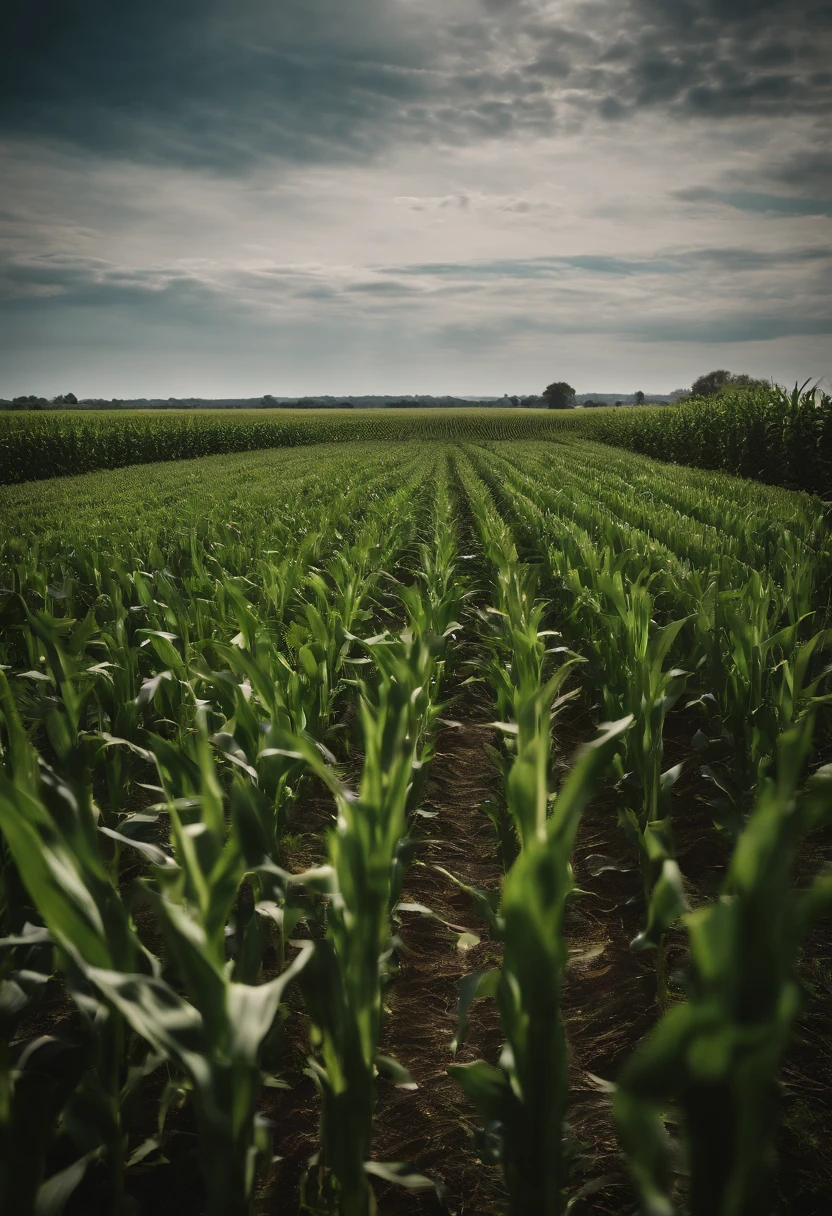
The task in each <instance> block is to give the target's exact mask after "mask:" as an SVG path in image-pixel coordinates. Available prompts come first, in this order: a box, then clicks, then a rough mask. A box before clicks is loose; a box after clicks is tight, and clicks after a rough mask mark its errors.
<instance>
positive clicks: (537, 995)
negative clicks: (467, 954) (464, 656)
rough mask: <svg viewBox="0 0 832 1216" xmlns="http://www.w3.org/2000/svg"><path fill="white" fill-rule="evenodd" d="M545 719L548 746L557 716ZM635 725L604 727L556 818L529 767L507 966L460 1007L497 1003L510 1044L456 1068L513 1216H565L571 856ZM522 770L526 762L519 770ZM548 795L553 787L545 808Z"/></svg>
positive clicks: (508, 900) (511, 877) (504, 910)
mask: <svg viewBox="0 0 832 1216" xmlns="http://www.w3.org/2000/svg"><path fill="white" fill-rule="evenodd" d="M543 719H544V720H543V723H542V727H543V730H544V732H545V736H546V738H545V746H546V748H547V749H548V746H549V720H548V714H544V715H543ZM629 724H630V721H629V719H625V720H623V721H622V722H618V723H615V724H611V725H608V726H606V727H604V728H602V732H601V734H600V735H599V737H598V738H597V739H596V740H595V741H594V742H593V743H591V744H589V745H588V746H587V747H586V748H585V749H584V751H583V753H582V755H581V756H580V757H579V758H578V760H577V762H576V764H575V766H574V767H573V769H572V772H571V773H570V775H569V777H568V778H567V779H566V781H565V783H564V785H563V787H562V788H561V790H560V792H559V793H558V795H557V797H556V799H555V800H554V804H553V806H552V811H551V814H550V815H549V816H548V817H545V816H544V817H542V818H541V817H540V815H539V808H540V804H541V790H540V786H539V782H538V780H537V777H536V775H535V776H532V772H531V771H529V772H528V773H527V775H526V779H523V780H521V781H518V783H517V785H516V787H515V794H516V797H517V800H518V803H520V802H522V804H523V809H522V810H521V811H520V814H521V817H522V820H523V821H524V822H526V823H528V824H529V825H532V824H534V825H535V826H534V828H533V830H532V831H530V832H529V834H528V836H527V837H526V840H525V843H524V847H523V849H522V852H521V853H520V855H519V856H518V858H517V860H516V861H515V862H514V864H513V866H512V867H511V870H510V871H509V873H508V876H507V877H506V880H505V885H504V887H503V894H502V901H501V906H500V912H499V916H498V917H496V918H495V921H494V925H495V927H496V929H497V932H498V935H499V936H500V937H501V939H502V941H503V965H502V968H501V969H500V970H499V971H498V972H497V971H492V972H486V973H479V974H477V975H475V976H474V977H472V981H471V982H469V983H468V984H467V985H466V988H465V990H464V991H463V993H462V999H461V1001H460V1015H461V1018H462V1017H464V1014H465V1011H466V1009H467V1006H468V1004H470V1001H471V1000H472V999H473V997H474V996H484V995H496V997H497V1004H498V1008H499V1010H500V1022H501V1025H502V1029H503V1033H504V1035H505V1040H506V1041H505V1046H504V1047H503V1051H502V1054H501V1057H500V1062H499V1066H497V1067H495V1066H494V1065H492V1064H488V1063H487V1062H486V1061H484V1060H475V1061H473V1062H472V1063H470V1064H454V1065H452V1066H451V1068H450V1069H449V1072H450V1074H451V1076H452V1077H453V1078H454V1079H455V1080H456V1081H457V1082H458V1084H459V1085H460V1086H461V1088H462V1089H463V1091H464V1092H465V1093H466V1095H467V1096H468V1097H469V1098H470V1099H471V1101H472V1102H473V1103H474V1104H475V1106H476V1107H477V1108H478V1110H479V1111H480V1114H481V1115H482V1116H483V1117H484V1118H485V1120H486V1126H485V1132H484V1135H483V1137H482V1138H481V1146H482V1148H481V1151H483V1152H484V1155H486V1156H487V1157H488V1159H490V1160H492V1161H499V1162H500V1164H501V1166H502V1169H503V1174H504V1177H505V1182H506V1187H507V1190H508V1194H509V1202H508V1211H509V1213H510V1214H511V1216H528V1213H529V1212H536V1213H538V1212H539V1213H541V1216H560V1213H562V1212H563V1211H564V1207H565V1200H564V1195H563V1188H564V1185H565V1183H566V1180H567V1163H566V1160H565V1155H564V1147H563V1145H564V1128H563V1123H564V1117H565V1114H566V1110H567V1105H568V1097H569V1094H568V1079H567V1053H566V1041H565V1038H564V1032H563V1024H562V1019H561V1012H560V1003H561V987H562V983H563V975H564V970H565V967H566V962H567V957H568V949H567V945H566V941H565V938H564V934H563V919H564V913H565V910H566V903H567V900H568V897H569V894H570V892H571V891H572V888H573V882H572V869H571V865H570V856H571V853H572V847H573V844H574V840H575V834H576V832H577V829H578V825H579V822H580V817H581V813H582V810H583V807H584V805H585V803H586V802H587V800H588V798H590V797H591V795H592V793H593V792H594V790H595V788H596V786H597V783H598V780H599V778H600V776H601V774H602V773H603V772H604V770H605V769H607V768H608V767H609V766H610V764H611V761H612V758H613V756H614V754H615V752H616V750H617V748H618V747H619V746H620V740H621V736H622V735H623V733H624V732H625V731H626V729H627V728H628V726H629ZM521 764H522V761H521V759H520V758H518V759H517V760H516V761H515V767H517V766H519V765H521ZM535 774H536V770H535ZM547 793H548V790H547V789H544V791H543V795H544V798H543V801H544V804H545V801H546V794H547Z"/></svg>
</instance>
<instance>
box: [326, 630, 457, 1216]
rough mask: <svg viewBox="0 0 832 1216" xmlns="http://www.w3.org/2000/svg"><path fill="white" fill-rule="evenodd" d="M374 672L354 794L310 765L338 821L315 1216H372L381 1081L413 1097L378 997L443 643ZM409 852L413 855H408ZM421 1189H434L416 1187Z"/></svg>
mask: <svg viewBox="0 0 832 1216" xmlns="http://www.w3.org/2000/svg"><path fill="white" fill-rule="evenodd" d="M364 645H365V647H366V649H367V651H368V655H369V656H370V657H371V658H372V660H373V662H374V663H375V667H376V670H377V673H378V683H377V686H376V688H375V689H373V688H371V687H370V686H369V685H368V684H367V683H365V682H363V681H359V691H360V716H361V727H362V736H363V741H364V762H363V766H362V771H361V780H360V784H359V788H358V791H357V793H352V792H350V791H349V790H347V789H346V788H344V787H342V786H340V785H339V784H337V783H334V781H333V778H332V776H331V774H328V772H327V770H326V767H325V766H324V765H323V762H322V759H321V757H320V756H319V755H315V754H314V753H311V754H310V753H308V752H307V754H309V755H310V762H311V763H312V765H313V766H314V767H315V768H316V769H317V771H318V772H319V774H320V775H321V776H322V777H323V778H324V779H325V780H327V781H328V782H329V783H330V785H331V787H332V788H333V790H334V792H335V796H336V802H337V811H338V814H337V821H336V825H335V828H334V829H333V831H332V832H331V834H330V837H329V844H328V852H329V860H330V866H331V869H332V889H331V895H330V900H329V907H328V923H327V933H326V939H325V940H324V941H323V942H321V943H319V944H318V945H317V946H316V949H315V953H314V955H313V958H312V961H311V963H310V965H309V966H308V967H307V968H306V970H305V972H304V974H303V977H302V987H303V992H304V997H305V1000H306V1005H307V1009H308V1011H309V1015H310V1018H311V1020H312V1023H313V1027H314V1034H313V1044H314V1045H315V1047H316V1049H317V1050H316V1054H315V1056H314V1057H313V1058H312V1059H311V1060H310V1067H311V1069H312V1073H313V1075H314V1077H315V1079H316V1081H317V1083H318V1086H319V1089H320V1092H321V1102H322V1106H321V1151H320V1154H319V1156H318V1158H317V1160H316V1161H315V1162H313V1164H312V1166H311V1168H310V1173H309V1176H308V1178H307V1183H306V1188H305V1202H306V1204H307V1205H308V1206H309V1207H310V1208H312V1209H313V1210H324V1211H332V1210H337V1211H338V1212H339V1213H342V1216H370V1214H371V1213H373V1212H374V1211H375V1203H374V1198H373V1194H372V1190H371V1187H370V1182H369V1175H370V1174H371V1173H379V1172H384V1171H385V1170H386V1171H387V1174H389V1176H391V1177H392V1176H394V1175H395V1167H385V1166H383V1165H381V1164H379V1163H374V1162H372V1161H371V1160H370V1150H371V1142H372V1128H373V1112H374V1109H375V1103H376V1098H375V1077H376V1075H377V1073H379V1072H381V1073H385V1074H387V1075H388V1076H390V1078H391V1079H392V1080H393V1081H394V1083H396V1084H399V1085H404V1086H406V1087H412V1086H413V1082H412V1081H411V1080H410V1077H409V1075H408V1074H407V1072H406V1071H405V1070H404V1069H403V1068H402V1067H401V1066H400V1065H398V1064H397V1063H396V1062H395V1061H393V1060H389V1059H387V1058H386V1057H384V1056H382V1055H381V1054H380V1053H379V1043H380V1041H381V1026H382V1017H383V995H384V989H385V986H386V983H387V980H388V978H389V975H390V970H391V966H392V953H393V950H394V945H395V943H394V940H393V937H392V933H391V912H392V909H393V907H394V905H395V903H396V901H397V900H398V897H399V894H400V890H401V876H402V871H403V846H404V842H405V838H406V836H407V833H408V812H409V810H410V808H411V806H412V802H413V795H414V780H415V778H417V777H418V776H419V775H420V774H421V773H422V772H423V771H424V761H425V749H426V747H427V746H429V743H428V738H427V736H428V735H429V729H430V725H431V724H432V721H433V720H434V718H435V715H436V712H437V711H436V707H435V705H434V704H433V703H432V700H431V690H432V688H433V685H434V666H435V662H436V658H437V657H438V653H439V652H440V651H441V640H440V639H430V638H428V639H426V638H424V637H422V636H421V635H420V634H419V632H418V631H417V630H415V629H413V630H410V631H405V632H404V633H402V634H401V635H399V636H398V637H396V636H388V635H382V636H380V637H377V638H373V639H370V640H369V641H367V642H366V643H364ZM405 852H406V848H405ZM413 1184H415V1185H431V1184H430V1183H428V1182H427V1181H426V1180H425V1179H421V1178H416V1179H414V1180H413Z"/></svg>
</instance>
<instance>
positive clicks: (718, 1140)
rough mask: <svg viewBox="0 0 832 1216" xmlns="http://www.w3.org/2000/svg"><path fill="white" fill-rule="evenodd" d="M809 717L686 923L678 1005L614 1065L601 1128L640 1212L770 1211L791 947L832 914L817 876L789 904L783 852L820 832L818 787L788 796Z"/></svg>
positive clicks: (726, 1214)
mask: <svg viewBox="0 0 832 1216" xmlns="http://www.w3.org/2000/svg"><path fill="white" fill-rule="evenodd" d="M811 737H812V715H811V714H809V715H806V716H805V717H804V718H803V719H802V720H801V721H800V722H798V723H797V724H796V725H794V726H792V727H790V728H789V730H787V731H786V732H785V733H784V734H783V735H782V736H781V738H780V742H779V746H778V754H777V766H776V775H774V776H768V777H766V778H765V779H764V780H763V781H762V783H761V785H760V788H759V790H758V795H757V802H756V805H755V807H754V810H753V811H752V813H751V816H750V818H749V819H748V822H747V824H746V826H745V828H744V829H743V831H742V834H741V835H740V836H739V839H738V841H737V844H736V847H735V850H734V854H733V857H732V859H731V863H730V867H729V870H728V873H727V875H726V879H725V883H724V887H723V891H722V894H721V896H720V898H719V899H718V900H717V901H716V902H715V903H713V904H710V905H708V906H705V907H702V908H697V909H696V910H695V911H693V912H689V913H688V914H687V915H686V916H685V918H684V923H685V927H686V930H687V935H688V943H689V946H690V956H691V965H690V979H689V991H688V998H687V1000H686V1001H685V1002H684V1003H683V1004H680V1005H677V1006H675V1007H674V1008H673V1009H672V1010H670V1012H668V1013H667V1014H665V1016H664V1018H663V1019H662V1020H661V1021H660V1022H659V1024H658V1026H657V1027H656V1029H655V1030H654V1031H653V1032H652V1034H651V1035H650V1036H649V1038H648V1039H647V1040H646V1042H645V1043H643V1044H642V1045H641V1046H640V1047H639V1048H638V1049H637V1050H636V1052H635V1054H634V1055H633V1056H632V1058H631V1059H630V1061H629V1062H628V1063H627V1064H626V1066H625V1068H624V1070H623V1072H622V1074H621V1076H620V1080H619V1085H618V1090H617V1093H616V1097H615V1106H614V1109H615V1118H616V1123H617V1126H618V1133H619V1137H620V1140H621V1144H622V1146H623V1148H624V1151H625V1153H626V1154H627V1157H628V1160H629V1164H630V1169H631V1171H632V1174H633V1178H634V1180H635V1182H636V1185H637V1187H638V1189H639V1193H640V1196H641V1200H642V1205H643V1208H644V1211H645V1212H647V1213H649V1216H671V1214H672V1213H675V1212H678V1211H682V1210H688V1211H689V1212H690V1213H691V1216H758V1214H759V1213H761V1212H764V1211H768V1210H770V1207H771V1194H770V1184H771V1179H772V1170H773V1164H774V1137H775V1132H776V1130H777V1126H778V1121H779V1120H778V1101H777V1097H778V1095H777V1074H778V1069H779V1065H780V1062H781V1060H782V1058H783V1054H784V1052H785V1049H786V1046H787V1044H788V1041H789V1037H790V1034H791V1029H792V1025H793V1022H794V1020H795V1018H796V1016H797V1015H798V1013H799V1012H800V1010H801V1007H802V1004H803V993H802V990H801V987H800V985H799V983H798V981H797V979H796V976H795V965H796V962H797V957H798V953H799V950H800V945H801V941H802V940H803V938H804V936H805V934H806V932H807V930H808V929H809V927H810V926H811V924H812V923H813V922H814V920H815V919H816V918H817V917H818V916H820V915H822V914H823V913H824V912H828V911H829V910H830V908H832V873H830V872H829V871H828V870H827V871H826V872H825V873H822V874H821V875H820V877H818V878H817V879H815V881H814V882H813V883H812V884H811V885H810V886H809V887H808V888H807V889H804V890H795V888H794V886H793V879H792V867H793V864H794V859H795V852H796V849H797V847H798V845H799V844H800V842H801V841H802V840H803V838H804V837H805V836H806V834H807V833H808V832H810V831H812V830H813V829H814V828H816V827H818V826H820V825H821V824H823V823H829V821H830V819H832V774H830V772H829V771H828V769H826V770H821V771H820V772H819V773H818V774H816V776H815V777H814V778H813V779H812V780H811V781H810V782H809V784H808V787H807V789H806V790H805V792H801V781H802V775H803V771H804V768H805V763H806V760H807V757H808V754H809V749H810V745H811ZM671 1107H673V1108H678V1109H679V1110H680V1111H681V1115H682V1136H683V1141H684V1144H685V1146H686V1152H687V1158H688V1170H689V1174H690V1182H689V1188H683V1190H684V1189H689V1196H688V1200H687V1203H684V1200H683V1198H682V1197H681V1196H680V1193H679V1188H678V1187H676V1186H674V1154H673V1151H672V1148H671V1143H670V1139H669V1137H668V1134H667V1131H666V1129H665V1115H666V1113H667V1112H668V1110H669V1109H670V1108H671Z"/></svg>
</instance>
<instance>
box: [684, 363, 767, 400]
mask: <svg viewBox="0 0 832 1216" xmlns="http://www.w3.org/2000/svg"><path fill="white" fill-rule="evenodd" d="M768 387H769V382H768V380H756V379H755V378H754V377H753V376H749V375H747V374H746V373H745V372H739V373H738V374H734V373H733V372H729V371H726V370H725V368H724V367H723V368H719V370H718V371H713V372H707V374H706V375H704V376H700V377H699V379H698V380H694V382H693V384H692V385H691V387H690V395H691V396H692V397H716V396H718V395H719V394H720V393H724V392H725V391H726V389H732V388H749V389H753V388H768Z"/></svg>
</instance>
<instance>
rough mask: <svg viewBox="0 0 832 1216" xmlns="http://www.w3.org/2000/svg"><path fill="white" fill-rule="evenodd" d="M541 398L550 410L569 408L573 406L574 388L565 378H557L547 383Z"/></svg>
mask: <svg viewBox="0 0 832 1216" xmlns="http://www.w3.org/2000/svg"><path fill="white" fill-rule="evenodd" d="M543 400H544V403H545V405H546V407H547V409H550V410H571V409H574V406H575V390H574V388H573V387H572V385H571V384H567V383H566V381H565V380H557V381H556V382H555V383H554V384H547V385H546V388H544V390H543Z"/></svg>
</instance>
